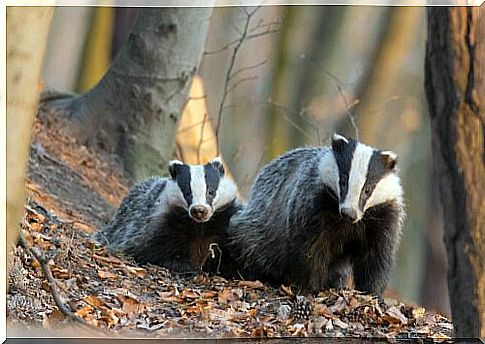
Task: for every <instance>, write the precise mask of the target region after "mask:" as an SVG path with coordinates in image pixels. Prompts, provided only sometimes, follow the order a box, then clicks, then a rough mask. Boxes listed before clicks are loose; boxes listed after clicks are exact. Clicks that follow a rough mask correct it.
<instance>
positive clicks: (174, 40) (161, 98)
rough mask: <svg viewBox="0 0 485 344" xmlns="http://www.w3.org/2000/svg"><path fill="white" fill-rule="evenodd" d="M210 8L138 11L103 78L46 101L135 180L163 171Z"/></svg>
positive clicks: (198, 58) (73, 132) (77, 135)
mask: <svg viewBox="0 0 485 344" xmlns="http://www.w3.org/2000/svg"><path fill="white" fill-rule="evenodd" d="M211 13H212V8H211V7H205V8H144V9H141V10H140V11H139V15H138V17H137V19H136V21H135V24H134V26H133V29H132V30H131V32H130V34H129V37H128V39H127V41H126V43H125V45H124V46H123V48H122V49H121V51H120V53H119V54H118V56H117V57H116V59H115V60H114V61H113V63H112V65H111V66H110V68H109V70H108V71H107V73H106V74H105V76H104V77H103V79H102V80H101V81H100V82H99V83H98V84H97V85H96V86H95V87H94V88H93V89H91V90H90V91H88V92H87V93H85V94H83V95H80V96H78V97H75V98H71V99H67V100H66V99H63V100H55V101H51V102H50V104H49V105H51V106H52V107H54V108H57V109H58V110H60V113H61V114H64V117H65V118H66V119H67V120H68V125H67V130H68V132H69V133H70V134H71V135H73V136H74V137H75V138H77V139H78V140H80V141H81V142H82V143H87V144H88V145H91V146H95V147H99V148H101V149H103V150H106V151H108V152H109V153H115V154H116V155H117V156H118V157H120V158H121V160H122V162H123V164H124V166H125V169H126V170H127V171H128V172H129V173H130V174H131V175H132V176H133V178H134V179H135V180H140V179H143V178H145V177H147V176H150V175H153V174H160V173H164V172H165V168H166V164H167V161H168V160H169V159H170V157H171V156H172V153H173V151H174V148H175V135H176V132H177V127H178V123H179V118H180V115H181V112H182V108H183V106H184V104H185V102H186V101H187V95H188V92H189V88H190V83H191V80H192V76H193V75H194V73H195V72H196V70H197V68H198V67H199V64H200V61H201V58H202V53H203V49H204V43H205V39H206V35H207V30H208V25H209V18H210V15H211Z"/></svg>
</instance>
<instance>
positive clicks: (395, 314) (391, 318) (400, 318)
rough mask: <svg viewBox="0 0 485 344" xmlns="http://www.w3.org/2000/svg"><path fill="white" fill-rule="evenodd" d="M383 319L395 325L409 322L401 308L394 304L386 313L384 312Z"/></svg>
mask: <svg viewBox="0 0 485 344" xmlns="http://www.w3.org/2000/svg"><path fill="white" fill-rule="evenodd" d="M381 319H382V320H383V321H385V322H387V323H389V324H393V325H396V324H397V325H406V324H407V323H408V319H407V318H406V317H405V316H404V314H402V313H401V311H400V310H399V308H397V307H395V306H393V307H390V308H389V309H388V310H387V311H386V314H384V315H383V316H382V317H381Z"/></svg>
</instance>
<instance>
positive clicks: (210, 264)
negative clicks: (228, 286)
mask: <svg viewBox="0 0 485 344" xmlns="http://www.w3.org/2000/svg"><path fill="white" fill-rule="evenodd" d="M168 170H169V173H170V177H152V178H149V179H147V180H145V181H143V182H141V183H139V184H137V185H136V186H135V187H134V188H133V189H132V190H131V191H130V192H129V193H128V195H127V196H126V197H125V198H124V199H123V201H122V202H121V205H120V206H119V208H118V210H117V211H116V213H115V215H114V216H113V218H112V220H111V222H110V223H108V224H107V225H106V226H105V227H103V228H101V229H100V230H99V231H97V232H96V233H95V236H94V239H95V240H96V241H97V242H98V243H101V244H104V245H106V246H108V248H109V249H111V250H112V251H116V252H119V253H122V254H125V255H128V256H132V257H133V258H134V260H135V261H136V262H138V263H140V264H144V263H151V264H156V265H160V266H162V267H165V268H168V269H170V270H172V271H173V272H177V273H187V272H200V271H201V270H204V271H207V272H217V270H218V269H219V268H221V269H224V267H225V266H227V267H228V268H230V267H231V265H232V264H231V263H230V262H229V261H227V258H228V257H229V254H224V253H225V252H224V250H223V247H224V246H223V243H224V241H225V240H226V228H227V225H228V223H229V219H230V218H231V216H232V215H233V214H235V213H236V212H237V211H238V210H239V209H240V207H241V204H240V203H239V201H238V200H237V187H236V185H235V184H234V182H232V181H231V180H230V179H229V178H227V177H226V176H225V173H224V167H223V164H222V162H221V159H220V158H215V159H213V160H211V161H210V162H209V163H207V164H206V165H187V164H184V163H183V162H181V161H179V160H172V161H170V162H169V168H168ZM216 244H217V245H216ZM220 259H222V264H223V265H222V267H221V265H220V263H221V260H220ZM223 272H224V271H223Z"/></svg>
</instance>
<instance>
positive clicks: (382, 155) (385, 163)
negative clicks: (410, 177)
mask: <svg viewBox="0 0 485 344" xmlns="http://www.w3.org/2000/svg"><path fill="white" fill-rule="evenodd" d="M332 152H333V156H334V158H335V164H336V167H337V172H334V175H335V177H337V178H334V180H335V182H336V183H335V184H336V185H334V187H333V189H334V191H335V192H336V193H337V195H338V196H339V211H340V214H341V215H342V216H343V217H345V218H347V219H349V220H350V221H352V222H354V223H356V222H358V221H359V220H361V219H362V217H363V216H364V213H365V211H366V210H367V209H369V208H371V207H373V206H376V205H379V204H382V203H385V202H388V201H391V200H397V201H399V202H401V198H402V188H401V184H400V179H399V177H398V175H397V174H396V173H395V172H396V169H395V167H396V160H397V156H396V154H395V153H393V152H390V151H380V150H376V149H374V148H372V147H369V146H366V145H364V144H362V143H360V142H358V141H356V140H354V139H352V138H345V137H343V136H340V135H337V134H334V135H333V137H332ZM337 173H338V176H337Z"/></svg>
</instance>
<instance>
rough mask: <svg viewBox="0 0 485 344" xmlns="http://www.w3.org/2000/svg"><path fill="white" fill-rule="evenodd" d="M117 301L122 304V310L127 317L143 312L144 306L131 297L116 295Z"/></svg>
mask: <svg viewBox="0 0 485 344" xmlns="http://www.w3.org/2000/svg"><path fill="white" fill-rule="evenodd" d="M118 300H120V302H121V304H122V307H121V308H122V310H123V312H125V313H126V314H127V315H128V316H131V315H132V314H138V313H141V312H143V311H144V310H145V305H144V304H142V303H140V302H138V300H136V299H135V298H133V297H130V296H126V295H118Z"/></svg>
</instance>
